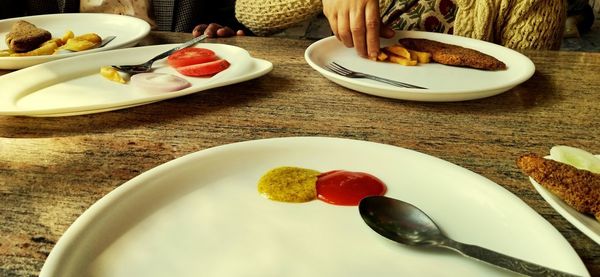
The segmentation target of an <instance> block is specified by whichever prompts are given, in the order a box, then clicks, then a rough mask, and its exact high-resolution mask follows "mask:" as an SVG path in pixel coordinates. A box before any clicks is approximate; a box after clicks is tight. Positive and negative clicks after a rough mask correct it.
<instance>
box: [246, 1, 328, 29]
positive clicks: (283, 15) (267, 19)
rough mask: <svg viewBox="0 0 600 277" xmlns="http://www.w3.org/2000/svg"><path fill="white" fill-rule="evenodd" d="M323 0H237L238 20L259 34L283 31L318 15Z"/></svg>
mask: <svg viewBox="0 0 600 277" xmlns="http://www.w3.org/2000/svg"><path fill="white" fill-rule="evenodd" d="M321 10H322V4H321V0H237V1H236V3H235V16H236V18H237V20H238V21H239V22H240V23H242V24H244V26H246V27H247V28H248V29H250V30H251V31H252V32H253V33H255V34H257V35H269V34H274V33H276V32H279V31H282V30H284V29H287V28H289V27H292V26H294V25H297V24H299V23H301V22H304V21H306V20H308V19H310V18H312V17H314V16H316V15H317V14H318V13H319V12H321Z"/></svg>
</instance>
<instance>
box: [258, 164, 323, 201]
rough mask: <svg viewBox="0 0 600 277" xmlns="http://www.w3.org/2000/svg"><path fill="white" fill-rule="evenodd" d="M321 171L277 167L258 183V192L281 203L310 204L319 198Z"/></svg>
mask: <svg viewBox="0 0 600 277" xmlns="http://www.w3.org/2000/svg"><path fill="white" fill-rule="evenodd" d="M319 174H320V172H319V171H316V170H312V169H306V168H300V167H288V166H283V167H277V168H274V169H271V170H269V171H268V172H267V173H265V175H263V176H262V177H261V178H260V180H259V181H258V192H259V193H260V194H262V195H263V196H265V197H267V198H269V199H271V200H275V201H281V202H294V203H299V202H308V201H311V200H314V199H316V198H317V189H316V186H315V184H316V183H317V176H318V175H319Z"/></svg>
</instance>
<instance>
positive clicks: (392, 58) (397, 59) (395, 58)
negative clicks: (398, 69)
mask: <svg viewBox="0 0 600 277" xmlns="http://www.w3.org/2000/svg"><path fill="white" fill-rule="evenodd" d="M390 62H393V63H397V64H401V65H406V66H414V65H417V61H416V60H410V59H407V58H405V57H401V56H396V55H391V56H390Z"/></svg>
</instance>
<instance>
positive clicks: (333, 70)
mask: <svg viewBox="0 0 600 277" xmlns="http://www.w3.org/2000/svg"><path fill="white" fill-rule="evenodd" d="M325 67H326V68H327V69H329V70H330V71H332V72H333V73H336V74H340V75H344V74H342V73H341V72H339V71H338V69H337V68H336V67H333V66H332V65H330V64H328V65H325Z"/></svg>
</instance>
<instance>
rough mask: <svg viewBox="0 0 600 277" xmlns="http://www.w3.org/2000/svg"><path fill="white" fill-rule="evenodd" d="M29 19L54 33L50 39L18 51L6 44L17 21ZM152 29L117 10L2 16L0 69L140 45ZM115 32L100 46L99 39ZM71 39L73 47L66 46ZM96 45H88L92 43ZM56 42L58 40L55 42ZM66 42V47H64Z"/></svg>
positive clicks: (19, 67) (17, 67)
mask: <svg viewBox="0 0 600 277" xmlns="http://www.w3.org/2000/svg"><path fill="white" fill-rule="evenodd" d="M19 20H25V21H27V22H29V23H31V24H34V25H35V26H36V27H38V28H41V29H44V30H47V31H48V32H50V34H51V35H52V39H51V40H50V41H47V42H50V43H44V44H42V45H40V46H39V47H38V48H36V49H34V50H32V51H29V52H26V53H15V52H14V51H11V50H10V49H9V47H8V45H7V44H6V36H7V34H8V33H9V32H10V31H11V27H12V25H13V24H15V22H17V21H19ZM149 32H150V25H149V24H148V23H147V22H146V21H144V20H141V19H138V18H135V17H131V16H123V15H116V14H101V13H65V14H46V15H36V16H27V17H19V18H10V19H5V20H0V37H1V38H2V39H1V40H0V69H21V68H25V67H29V66H32V65H36V64H40V63H45V62H48V61H53V60H57V59H62V58H67V57H73V56H77V55H82V54H87V53H94V52H99V51H105V50H110V49H116V48H124V47H130V46H134V45H136V44H137V43H138V42H139V41H140V40H141V39H143V38H144V37H145V36H146V35H148V33H149ZM109 36H115V39H113V40H112V41H111V42H109V43H108V44H106V45H105V46H103V47H101V48H99V47H97V46H98V45H99V42H98V40H99V41H100V42H101V41H102V39H104V38H107V37H109ZM69 39H71V44H70V48H68V49H70V50H65V51H56V50H57V49H58V50H60V49H63V48H65V47H66V46H64V44H66V43H67V41H68V40H69ZM88 39H89V40H91V41H89V42H91V43H92V45H91V46H90V45H88V44H89V43H88V42H87V41H88ZM54 42H56V44H54ZM61 46H62V47H61Z"/></svg>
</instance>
